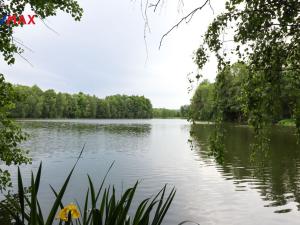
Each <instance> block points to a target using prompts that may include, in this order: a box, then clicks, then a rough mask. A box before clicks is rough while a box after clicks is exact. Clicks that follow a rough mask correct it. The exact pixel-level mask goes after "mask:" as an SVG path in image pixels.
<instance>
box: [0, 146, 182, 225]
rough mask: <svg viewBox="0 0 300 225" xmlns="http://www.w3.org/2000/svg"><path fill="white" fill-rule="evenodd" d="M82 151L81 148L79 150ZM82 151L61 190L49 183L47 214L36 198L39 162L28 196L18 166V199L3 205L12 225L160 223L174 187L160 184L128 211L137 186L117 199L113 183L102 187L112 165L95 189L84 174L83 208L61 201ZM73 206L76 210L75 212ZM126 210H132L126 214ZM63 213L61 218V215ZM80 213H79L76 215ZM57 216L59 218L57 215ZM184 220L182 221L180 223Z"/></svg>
mask: <svg viewBox="0 0 300 225" xmlns="http://www.w3.org/2000/svg"><path fill="white" fill-rule="evenodd" d="M82 151H83V149H82ZM82 151H81V153H80V155H79V157H78V159H77V161H76V163H75V164H74V166H73V168H72V169H71V171H70V173H69V174H68V176H67V178H66V180H65V182H64V184H63V185H62V187H61V189H60V190H59V191H58V192H57V191H56V190H54V188H53V187H52V186H50V187H51V190H52V192H53V195H54V196H55V201H54V203H53V205H52V206H51V207H50V208H51V209H50V212H49V214H48V215H47V216H46V217H44V215H43V212H42V208H41V206H40V203H39V200H38V191H39V187H40V179H41V172H42V163H41V164H40V166H39V169H38V171H37V174H36V176H34V175H33V173H31V188H30V190H29V195H28V194H26V193H24V186H23V179H22V175H21V171H20V169H19V168H18V199H17V204H15V207H14V209H11V208H10V207H7V206H6V205H3V207H5V208H6V210H7V211H8V212H9V213H10V215H11V216H12V218H13V220H14V222H15V224H16V225H27V224H28V225H52V224H55V223H58V224H59V225H63V224H65V225H71V224H72V225H73V224H74V225H75V224H76V225H160V224H162V222H163V219H164V218H165V215H166V213H167V211H168V209H169V207H170V205H171V203H172V201H173V199H174V196H175V193H176V191H175V189H174V188H173V189H172V190H171V191H170V192H169V193H167V188H166V186H164V187H163V188H162V189H161V190H160V191H159V192H158V193H157V194H156V195H155V196H154V197H153V198H147V199H144V200H143V201H141V202H140V203H139V205H138V207H136V209H135V210H132V205H133V204H132V202H133V198H134V196H135V193H136V189H137V187H138V182H136V183H135V185H134V186H133V187H131V188H128V189H127V190H125V191H124V193H123V194H122V195H121V196H120V198H119V199H118V198H117V195H116V191H115V188H114V186H108V187H104V183H105V179H106V177H107V175H108V172H109V171H110V169H111V167H112V165H113V164H112V165H111V166H110V168H109V169H108V171H107V173H106V175H105V177H104V178H103V180H102V182H101V185H100V186H99V187H98V188H97V189H96V187H95V185H94V183H93V181H92V179H91V177H90V176H88V190H87V191H86V194H85V201H84V207H83V208H80V206H79V204H78V203H77V206H74V205H69V206H65V205H64V204H63V203H62V199H63V196H64V194H65V192H66V189H67V186H68V183H69V181H70V178H71V176H72V174H73V172H74V169H75V167H76V165H77V163H78V160H79V158H80V157H81V155H82ZM77 207H78V211H80V213H79V212H77ZM129 210H130V211H131V212H132V211H133V212H134V213H131V215H129ZM64 213H67V216H66V217H65V218H63V217H61V215H62V214H64ZM79 214H80V216H79ZM57 215H59V218H57ZM183 223H184V222H183Z"/></svg>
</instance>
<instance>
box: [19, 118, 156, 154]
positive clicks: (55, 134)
mask: <svg viewBox="0 0 300 225" xmlns="http://www.w3.org/2000/svg"><path fill="white" fill-rule="evenodd" d="M99 121H100V120H98V121H97V122H95V121H94V120H74V121H70V120H68V121H63V120H57V121H56V120H45V121H43V120H41V121H23V122H22V121H21V122H20V124H21V126H22V127H23V129H24V131H25V132H27V133H29V135H30V139H29V140H28V141H27V142H25V143H24V144H23V146H22V147H23V148H24V149H25V150H29V151H30V154H31V156H32V157H34V158H35V159H38V158H40V159H42V158H44V157H53V156H55V157H57V156H58V154H62V155H64V158H67V157H69V156H70V157H71V156H72V157H73V156H74V153H76V152H78V149H81V147H82V146H83V145H84V144H86V145H87V146H88V147H87V148H86V151H88V152H89V153H97V152H99V151H102V150H103V151H108V150H109V151H114V150H115V151H125V152H127V153H128V154H132V151H135V150H139V151H144V150H145V149H144V147H143V146H145V143H144V142H147V140H148V139H147V137H148V136H149V134H150V132H151V124H149V123H148V124H147V123H142V122H140V123H128V122H127V123H124V121H119V122H118V121H117V120H116V121H100V122H99ZM114 140H118V141H114ZM49 143H55V149H53V145H52V144H49ZM120 145H121V146H120Z"/></svg>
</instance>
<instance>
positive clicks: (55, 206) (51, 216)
mask: <svg viewBox="0 0 300 225" xmlns="http://www.w3.org/2000/svg"><path fill="white" fill-rule="evenodd" d="M84 148H85V145H84V146H83V148H82V150H81V152H80V154H79V156H78V158H77V161H76V162H75V164H74V166H73V168H72V169H71V171H70V173H69V175H68V177H67V179H66V180H65V182H64V184H63V186H62V188H61V189H60V192H59V193H58V195H57V198H56V199H55V202H54V204H53V206H52V208H51V210H50V213H49V215H48V218H47V221H46V225H52V223H53V220H54V218H55V214H56V212H57V209H58V207H59V206H60V204H61V201H62V198H63V196H64V194H65V191H66V189H67V186H68V184H69V181H70V179H71V176H72V174H73V171H74V169H75V167H76V165H77V163H78V161H79V159H80V158H81V155H82V153H83V150H84Z"/></svg>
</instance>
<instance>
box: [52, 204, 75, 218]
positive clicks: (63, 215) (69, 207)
mask: <svg viewBox="0 0 300 225" xmlns="http://www.w3.org/2000/svg"><path fill="white" fill-rule="evenodd" d="M69 213H71V219H78V218H79V217H80V213H79V211H78V209H77V207H76V205H75V204H73V203H71V204H69V205H67V206H65V207H64V208H63V209H61V210H60V211H59V213H58V216H57V219H61V220H63V221H68V216H69Z"/></svg>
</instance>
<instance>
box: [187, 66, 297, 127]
mask: <svg viewBox="0 0 300 225" xmlns="http://www.w3.org/2000/svg"><path fill="white" fill-rule="evenodd" d="M248 76H251V77H252V78H251V85H250V84H249V78H248ZM294 76H295V73H294V72H292V71H289V72H286V74H285V76H284V78H283V81H282V82H281V84H280V86H279V89H280V90H281V94H280V96H279V98H278V99H277V101H278V103H277V104H278V107H277V109H276V111H274V113H273V114H272V115H273V116H272V117H270V116H269V114H268V113H270V112H266V113H265V114H262V113H261V112H262V110H263V108H264V107H265V104H267V102H266V99H264V98H263V97H264V96H266V95H267V93H265V91H266V89H261V88H260V82H261V80H260V79H259V78H261V77H262V75H261V74H255V75H252V74H249V70H248V66H247V65H245V64H242V63H236V64H233V65H232V66H228V67H226V69H224V70H223V71H222V72H221V73H220V74H218V77H217V80H216V82H215V83H210V82H209V81H207V80H204V81H203V82H201V83H200V84H199V86H198V88H197V90H196V91H195V93H194V96H193V98H192V100H191V106H190V117H191V119H192V120H208V121H211V120H214V119H215V118H217V114H218V112H219V111H220V110H222V118H223V120H224V121H230V122H247V121H250V123H251V124H253V123H255V120H254V118H258V116H260V117H261V120H260V121H259V123H262V122H263V121H265V120H267V119H268V118H271V119H270V121H269V123H272V124H275V123H277V122H278V121H280V120H283V119H292V118H293V115H294V111H293V109H294V106H295V105H296V104H297V101H298V99H299V96H300V90H298V89H297V88H296V87H295V82H294V81H291V80H292V79H294ZM223 81H225V82H223ZM250 87H251V89H250ZM254 98H256V101H255V100H254ZM249 99H250V100H249ZM249 101H251V102H252V104H255V105H254V106H253V108H254V107H255V108H259V109H260V110H257V111H254V110H249V108H248V106H249V105H250V102H249ZM255 113H256V114H257V115H256V114H255ZM257 126H259V124H257Z"/></svg>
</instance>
